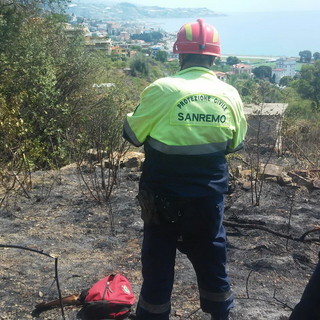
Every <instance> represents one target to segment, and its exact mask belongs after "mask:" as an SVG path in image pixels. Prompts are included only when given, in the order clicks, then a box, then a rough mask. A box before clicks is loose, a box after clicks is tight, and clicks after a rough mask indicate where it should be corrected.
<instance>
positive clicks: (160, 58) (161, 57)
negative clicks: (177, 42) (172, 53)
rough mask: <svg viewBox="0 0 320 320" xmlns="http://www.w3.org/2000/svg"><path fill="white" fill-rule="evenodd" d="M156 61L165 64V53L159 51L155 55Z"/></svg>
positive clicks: (166, 56)
mask: <svg viewBox="0 0 320 320" xmlns="http://www.w3.org/2000/svg"><path fill="white" fill-rule="evenodd" d="M156 60H157V61H160V62H166V61H167V60H168V53H167V51H163V50H159V51H157V53H156Z"/></svg>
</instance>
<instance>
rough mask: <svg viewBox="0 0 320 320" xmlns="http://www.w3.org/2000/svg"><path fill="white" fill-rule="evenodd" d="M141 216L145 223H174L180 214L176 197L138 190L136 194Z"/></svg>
mask: <svg viewBox="0 0 320 320" xmlns="http://www.w3.org/2000/svg"><path fill="white" fill-rule="evenodd" d="M137 199H138V201H139V204H140V207H141V218H142V220H143V221H144V222H145V223H146V224H161V223H175V222H177V221H178V220H179V218H180V217H181V216H182V211H181V209H179V202H180V201H178V200H177V199H174V198H169V197H166V196H163V195H160V194H154V193H152V192H150V191H146V190H140V191H139V194H138V196H137Z"/></svg>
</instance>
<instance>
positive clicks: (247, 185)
mask: <svg viewBox="0 0 320 320" xmlns="http://www.w3.org/2000/svg"><path fill="white" fill-rule="evenodd" d="M254 184H255V181H252V182H251V181H245V182H244V183H243V184H242V189H243V190H246V191H249V190H251V188H252V186H253V185H254Z"/></svg>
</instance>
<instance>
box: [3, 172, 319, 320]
mask: <svg viewBox="0 0 320 320" xmlns="http://www.w3.org/2000/svg"><path fill="white" fill-rule="evenodd" d="M138 178H139V173H134V172H133V173H132V172H131V173H129V171H128V169H126V168H123V169H121V178H120V181H121V182H120V184H119V185H118V186H117V188H116V189H115V191H114V194H113V196H112V199H111V209H112V216H113V217H114V232H112V230H111V227H110V207H109V208H107V207H105V206H101V205H99V204H97V203H96V202H94V201H93V200H92V199H91V198H90V197H89V196H88V195H85V189H84V188H83V187H80V183H79V178H78V175H77V174H76V170H75V167H74V166H68V167H65V168H63V169H61V170H60V171H57V172H55V171H50V172H36V173H34V175H33V186H32V188H31V189H30V191H28V195H29V198H28V197H27V196H26V193H24V192H22V191H20V192H19V193H17V194H16V195H14V196H11V197H10V198H9V199H8V200H6V201H5V202H4V203H3V205H2V207H1V208H0V244H6V245H19V246H24V247H28V248H33V249H36V250H43V251H44V252H46V253H51V254H57V255H58V257H59V260H58V261H59V264H58V270H59V282H60V286H61V292H62V295H63V296H66V295H69V294H73V293H79V292H80V291H81V290H83V289H85V288H87V287H90V286H91V285H92V284H93V283H94V282H95V281H97V280H98V279H100V278H102V277H104V276H106V275H108V274H110V273H114V272H120V273H122V274H123V275H125V276H127V278H128V279H129V280H130V282H131V283H132V286H133V290H134V292H135V294H136V295H137V296H138V295H139V288H140V283H141V274H140V245H141V240H142V222H141V220H140V217H139V208H138V204H137V201H136V200H135V196H136V193H137V183H138V182H137V180H138ZM251 196H252V193H251V192H250V191H244V190H243V189H242V188H241V184H237V186H236V189H235V190H234V192H233V193H232V194H230V195H228V196H227V200H226V206H227V210H226V213H225V219H226V220H227V221H229V222H230V221H231V222H234V223H253V224H255V225H258V226H264V227H268V228H270V229H272V230H275V231H276V232H278V233H288V232H289V233H291V234H292V235H294V236H296V237H299V236H300V235H302V234H303V233H304V232H305V231H307V230H310V229H313V228H314V226H315V225H317V224H318V217H319V214H320V201H319V199H320V190H316V189H310V188H309V189H307V188H306V187H303V186H297V185H293V184H289V185H284V186H281V185H280V184H278V182H276V181H273V180H270V181H267V180H266V181H265V185H264V188H263V192H262V197H261V203H260V206H252V204H251V203H252V202H251ZM289 220H290V228H288V224H289ZM288 230H289V231H288ZM227 233H228V268H229V274H230V278H231V281H232V286H233V290H234V292H235V297H236V299H235V308H234V309H233V312H232V317H231V319H238V320H244V319H246V320H258V319H259V320H260V319H265V320H268V319H270V320H278V319H279V320H280V319H282V320H285V319H287V317H288V316H289V314H290V308H292V307H293V306H294V305H295V304H296V303H297V301H298V300H299V298H300V296H301V294H302V291H303V289H304V287H305V285H306V283H307V280H308V278H309V277H310V275H311V273H312V271H313V269H314V267H315V265H316V262H317V253H318V250H319V247H318V246H317V245H315V244H308V243H304V242H296V241H291V240H290V241H287V240H286V239H285V238H282V237H280V236H277V235H274V234H271V233H268V232H265V231H262V230H258V229H244V228H239V227H232V226H228V227H227ZM310 237H311V238H316V237H318V238H319V233H313V234H310V235H308V237H307V238H310ZM54 275H55V272H54V259H50V258H49V257H46V256H44V255H40V254H38V253H33V252H29V251H24V250H20V249H13V248H0V279H1V280H0V310H1V312H0V319H1V320H4V319H6V320H7V319H10V320H11V319H19V320H21V319H22V320H23V319H36V318H37V319H46V320H48V319H52V320H57V319H62V315H61V311H60V309H59V308H57V309H52V310H48V311H45V312H43V313H41V314H40V315H37V316H36V315H32V311H33V309H34V306H35V305H36V304H38V303H40V302H42V301H48V300H52V299H56V298H57V297H58V292H57V288H56V283H55V280H54ZM172 304H173V306H172V316H171V319H172V320H182V319H209V317H208V316H207V315H206V314H204V313H202V312H201V311H200V310H199V304H198V292H197V286H196V279H195V275H194V272H193V269H192V267H191V264H190V263H189V262H188V260H187V259H186V258H185V256H184V255H182V254H180V253H178V255H177V263H176V281H175V286H174V292H173V297H172ZM64 311H65V318H66V319H69V320H72V319H76V318H77V317H76V315H77V312H78V311H79V307H75V306H72V307H65V309H64Z"/></svg>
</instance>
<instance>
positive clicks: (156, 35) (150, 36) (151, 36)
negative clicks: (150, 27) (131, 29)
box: [131, 31, 163, 43]
mask: <svg viewBox="0 0 320 320" xmlns="http://www.w3.org/2000/svg"><path fill="white" fill-rule="evenodd" d="M162 38H163V35H162V33H161V32H159V31H152V32H144V33H140V34H133V35H131V39H132V40H144V41H145V42H153V43H157V42H159V41H160V40H161V39H162Z"/></svg>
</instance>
